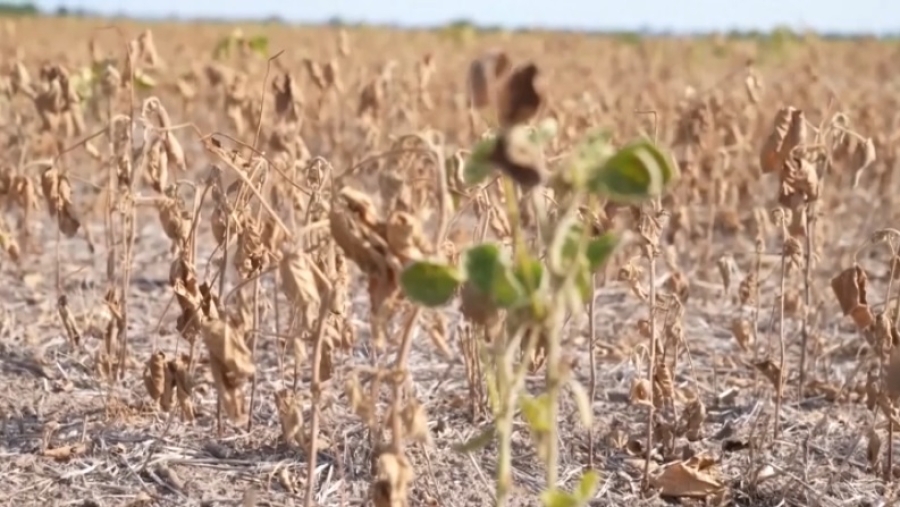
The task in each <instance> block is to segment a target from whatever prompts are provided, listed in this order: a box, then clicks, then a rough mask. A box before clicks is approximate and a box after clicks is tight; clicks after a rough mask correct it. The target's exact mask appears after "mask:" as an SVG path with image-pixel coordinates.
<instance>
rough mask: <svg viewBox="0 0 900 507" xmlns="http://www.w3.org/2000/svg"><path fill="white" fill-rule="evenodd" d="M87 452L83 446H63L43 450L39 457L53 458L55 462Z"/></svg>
mask: <svg viewBox="0 0 900 507" xmlns="http://www.w3.org/2000/svg"><path fill="white" fill-rule="evenodd" d="M86 450H87V447H86V446H85V445H84V444H72V445H63V446H60V447H56V448H54V449H45V450H44V451H43V452H42V453H41V455H42V456H44V457H46V458H53V459H55V460H57V461H66V460H69V459H71V458H73V457H75V456H78V455H79V454H83V453H84V452H85V451H86Z"/></svg>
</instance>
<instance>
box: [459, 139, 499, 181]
mask: <svg viewBox="0 0 900 507" xmlns="http://www.w3.org/2000/svg"><path fill="white" fill-rule="evenodd" d="M496 144H497V138H496V137H494V136H489V137H486V138H484V139H482V140H480V141H478V143H476V144H475V147H474V148H472V153H471V154H470V155H469V158H468V160H466V165H465V167H463V181H464V182H465V183H466V184H467V185H477V184H479V183H481V182H482V181H484V180H486V179H487V178H488V176H490V175H491V172H492V171H493V170H494V166H493V164H491V162H490V156H491V153H492V152H493V151H494V146H495V145H496Z"/></svg>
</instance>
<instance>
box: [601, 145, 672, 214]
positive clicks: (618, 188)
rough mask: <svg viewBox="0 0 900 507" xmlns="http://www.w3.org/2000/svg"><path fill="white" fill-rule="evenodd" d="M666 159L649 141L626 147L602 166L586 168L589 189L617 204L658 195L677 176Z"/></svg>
mask: <svg viewBox="0 0 900 507" xmlns="http://www.w3.org/2000/svg"><path fill="white" fill-rule="evenodd" d="M677 172H678V170H677V169H676V167H675V165H674V164H673V163H672V162H671V161H670V160H669V157H668V156H667V155H665V154H663V152H662V151H661V150H660V149H659V148H657V147H656V146H655V145H653V143H651V142H649V141H638V142H635V143H631V144H629V145H628V146H625V147H624V148H622V149H621V150H619V151H618V152H616V154H615V155H613V156H612V157H610V158H609V159H607V160H606V162H604V163H603V164H602V165H601V166H599V167H595V168H594V169H589V174H588V189H589V190H591V191H592V192H600V193H604V194H608V195H609V196H610V197H611V198H612V199H613V200H616V201H619V202H636V201H642V200H644V199H648V198H651V197H655V196H658V195H660V194H661V193H662V192H663V190H665V189H666V188H667V187H668V186H669V185H670V184H671V183H672V181H673V180H674V179H675V178H676V177H677Z"/></svg>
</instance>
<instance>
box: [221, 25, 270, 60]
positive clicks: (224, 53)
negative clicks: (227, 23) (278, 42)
mask: <svg viewBox="0 0 900 507" xmlns="http://www.w3.org/2000/svg"><path fill="white" fill-rule="evenodd" d="M239 46H243V47H245V48H247V49H248V50H250V52H251V53H253V54H256V55H257V56H259V57H260V58H266V57H267V56H269V38H268V37H266V36H265V35H255V36H253V37H250V38H249V39H248V38H246V37H245V36H244V34H243V33H242V32H241V31H240V30H235V31H234V32H232V33H230V34H228V35H226V36H225V37H222V38H221V39H219V41H218V42H217V43H216V45H215V46H214V47H213V59H215V60H222V59H225V58H228V57H229V56H231V54H232V53H233V52H234V50H235V48H237V47H239Z"/></svg>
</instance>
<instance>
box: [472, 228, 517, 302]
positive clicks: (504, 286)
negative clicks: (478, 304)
mask: <svg viewBox="0 0 900 507" xmlns="http://www.w3.org/2000/svg"><path fill="white" fill-rule="evenodd" d="M464 262H465V271H466V277H467V278H468V279H469V280H471V282H472V284H473V285H474V286H475V288H476V289H478V290H480V291H481V292H483V293H484V294H487V295H489V296H490V297H491V299H492V300H493V302H494V304H496V305H497V306H499V307H501V308H510V307H513V306H516V305H519V304H522V302H523V301H524V300H525V288H524V287H523V286H522V284H521V283H520V282H519V280H518V279H517V278H516V277H515V276H514V275H513V272H512V270H511V269H510V266H509V262H508V261H507V259H505V258H504V257H503V255H502V252H501V251H500V246H499V245H498V244H496V243H483V244H481V245H478V246H476V247H473V248H470V249H469V250H467V252H466V257H465V261H464Z"/></svg>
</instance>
